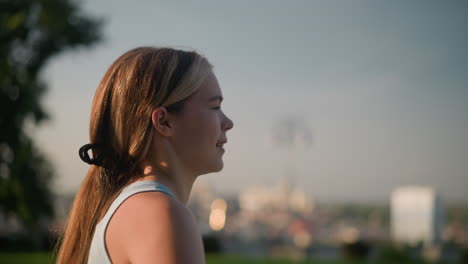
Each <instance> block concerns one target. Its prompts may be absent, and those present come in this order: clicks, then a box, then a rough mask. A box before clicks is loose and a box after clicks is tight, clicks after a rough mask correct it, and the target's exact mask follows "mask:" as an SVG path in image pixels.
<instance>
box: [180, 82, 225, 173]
mask: <svg viewBox="0 0 468 264" xmlns="http://www.w3.org/2000/svg"><path fill="white" fill-rule="evenodd" d="M222 98H223V97H222V94H221V89H220V87H219V84H218V80H217V79H216V76H215V75H214V74H213V73H211V74H210V75H209V76H208V78H207V79H206V80H205V82H204V84H202V85H201V87H200V88H199V90H198V92H197V93H196V94H195V95H194V96H193V97H191V98H190V99H189V100H188V101H187V102H186V103H185V105H184V108H183V110H182V112H181V113H179V114H178V115H177V117H176V119H175V122H174V126H175V129H174V135H173V137H172V140H173V142H172V143H173V146H174V148H175V151H176V153H177V155H178V157H179V158H180V159H181V161H182V162H183V164H185V165H186V166H187V168H188V169H189V170H190V171H191V172H194V173H195V174H196V175H201V174H206V173H210V172H216V171H220V170H221V169H222V168H223V160H222V155H223V153H224V148H223V144H224V143H226V142H227V137H226V132H227V131H228V130H229V129H231V128H232V127H233V122H232V121H231V120H230V119H229V118H228V117H227V116H226V115H225V114H224V113H223V112H222V110H221V108H220V107H221V101H222Z"/></svg>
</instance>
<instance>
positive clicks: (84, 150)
mask: <svg viewBox="0 0 468 264" xmlns="http://www.w3.org/2000/svg"><path fill="white" fill-rule="evenodd" d="M98 149H99V145H97V144H86V145H84V146H82V147H81V148H80V150H79V152H78V153H79V155H80V158H81V160H82V161H84V162H86V163H88V164H90V165H96V166H101V165H102V160H101V157H100V155H99V154H97V153H98ZM89 150H92V152H93V157H92V158H91V157H90V156H89V154H88V151H89Z"/></svg>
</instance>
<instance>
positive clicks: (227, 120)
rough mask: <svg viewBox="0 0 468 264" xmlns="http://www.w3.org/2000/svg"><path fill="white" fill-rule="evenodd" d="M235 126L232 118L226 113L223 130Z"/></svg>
mask: <svg viewBox="0 0 468 264" xmlns="http://www.w3.org/2000/svg"><path fill="white" fill-rule="evenodd" d="M233 127H234V123H233V122H232V120H231V119H230V118H229V117H227V116H226V115H224V122H223V130H225V131H227V130H230V129H232V128H233Z"/></svg>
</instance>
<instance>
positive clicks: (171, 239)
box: [106, 191, 204, 263]
mask: <svg viewBox="0 0 468 264" xmlns="http://www.w3.org/2000/svg"><path fill="white" fill-rule="evenodd" d="M106 242H107V244H108V247H109V254H110V255H111V257H112V253H113V252H115V251H116V252H118V253H116V254H124V255H125V258H126V259H128V260H129V262H132V263H154V262H156V263H157V262H161V263H204V255H203V244H202V241H201V237H200V234H199V232H198V228H197V225H196V222H195V218H194V217H193V215H192V213H191V212H190V210H188V208H186V207H185V206H184V205H183V204H181V203H180V202H178V201H176V200H175V199H173V198H171V197H169V196H168V195H166V194H164V193H161V192H153V191H152V192H142V193H137V194H135V195H132V196H131V197H129V198H128V199H127V200H126V201H125V202H124V203H123V204H122V205H121V206H120V208H119V209H118V210H117V211H116V212H115V214H114V216H113V217H112V219H111V222H110V223H109V226H108V231H107V234H106ZM112 245H114V246H115V247H114V249H115V250H113V251H112V248H111V246H112Z"/></svg>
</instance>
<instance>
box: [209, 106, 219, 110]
mask: <svg viewBox="0 0 468 264" xmlns="http://www.w3.org/2000/svg"><path fill="white" fill-rule="evenodd" d="M211 109H213V110H219V109H221V107H220V106H217V107H213V108H211Z"/></svg>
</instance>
